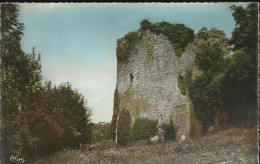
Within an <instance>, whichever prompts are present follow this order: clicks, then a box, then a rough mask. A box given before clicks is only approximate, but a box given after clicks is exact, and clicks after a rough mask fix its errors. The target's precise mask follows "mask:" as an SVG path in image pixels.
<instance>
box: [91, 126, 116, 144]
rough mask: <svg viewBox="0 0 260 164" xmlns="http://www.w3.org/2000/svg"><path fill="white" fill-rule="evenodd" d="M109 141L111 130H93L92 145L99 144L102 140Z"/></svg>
mask: <svg viewBox="0 0 260 164" xmlns="http://www.w3.org/2000/svg"><path fill="white" fill-rule="evenodd" d="M111 139H112V135H111V129H109V128H98V129H93V132H92V143H95V142H100V141H103V140H111Z"/></svg>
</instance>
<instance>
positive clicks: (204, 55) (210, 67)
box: [195, 48, 224, 72]
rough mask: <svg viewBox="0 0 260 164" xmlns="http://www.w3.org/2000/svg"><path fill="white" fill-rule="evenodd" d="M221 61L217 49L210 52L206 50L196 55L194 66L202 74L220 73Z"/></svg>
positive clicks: (219, 52)
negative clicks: (197, 67)
mask: <svg viewBox="0 0 260 164" xmlns="http://www.w3.org/2000/svg"><path fill="white" fill-rule="evenodd" d="M223 61H224V59H223V56H222V53H221V50H219V49H215V50H212V49H208V48H207V49H204V50H203V51H201V52H198V53H196V59H195V64H196V65H198V66H199V69H200V70H202V71H204V72H217V71H220V69H221V66H222V65H223Z"/></svg>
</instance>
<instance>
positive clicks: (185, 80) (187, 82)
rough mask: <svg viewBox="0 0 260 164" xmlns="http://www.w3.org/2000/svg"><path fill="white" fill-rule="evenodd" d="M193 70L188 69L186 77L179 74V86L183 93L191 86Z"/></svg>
mask: <svg viewBox="0 0 260 164" xmlns="http://www.w3.org/2000/svg"><path fill="white" fill-rule="evenodd" d="M191 77H192V76H191V71H188V72H187V73H186V75H185V76H184V77H182V76H181V75H179V77H178V88H179V89H180V91H181V93H182V94H183V95H185V94H186V91H187V89H188V88H189V87H190V86H191V82H192V79H191Z"/></svg>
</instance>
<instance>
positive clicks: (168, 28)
mask: <svg viewBox="0 0 260 164" xmlns="http://www.w3.org/2000/svg"><path fill="white" fill-rule="evenodd" d="M140 25H141V27H140V29H141V30H142V31H145V30H147V29H148V30H150V31H151V32H153V33H155V34H160V33H162V34H163V35H165V36H167V37H168V39H169V40H170V42H171V43H172V44H173V46H174V51H175V54H176V55H177V56H178V57H180V56H181V55H182V53H183V52H184V51H185V48H186V47H187V45H188V43H189V42H191V41H193V38H194V31H193V30H192V29H190V28H187V27H185V25H184V24H171V23H168V22H164V21H163V22H159V23H154V24H153V23H151V22H149V21H148V20H143V21H142V22H141V23H140Z"/></svg>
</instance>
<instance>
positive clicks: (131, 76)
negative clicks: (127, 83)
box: [130, 73, 134, 83]
mask: <svg viewBox="0 0 260 164" xmlns="http://www.w3.org/2000/svg"><path fill="white" fill-rule="evenodd" d="M133 79H134V75H133V74H132V73H130V80H131V83H133Z"/></svg>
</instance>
